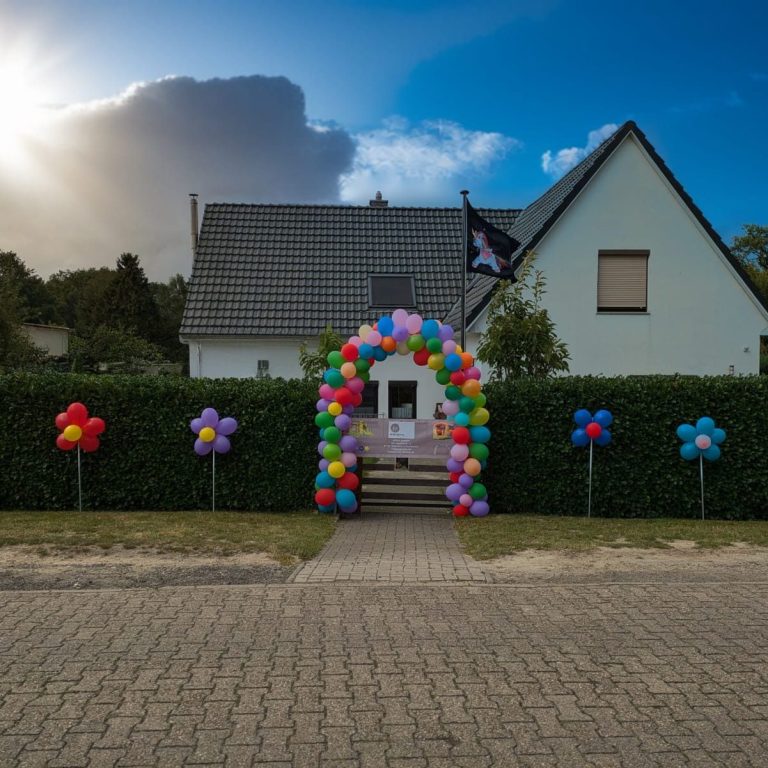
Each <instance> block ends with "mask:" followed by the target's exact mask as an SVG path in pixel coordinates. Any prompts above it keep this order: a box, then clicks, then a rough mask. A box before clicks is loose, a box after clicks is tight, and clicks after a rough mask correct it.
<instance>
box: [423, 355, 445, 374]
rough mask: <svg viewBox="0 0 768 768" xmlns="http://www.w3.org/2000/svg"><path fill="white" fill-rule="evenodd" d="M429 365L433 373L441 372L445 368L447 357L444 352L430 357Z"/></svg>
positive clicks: (428, 359)
mask: <svg viewBox="0 0 768 768" xmlns="http://www.w3.org/2000/svg"><path fill="white" fill-rule="evenodd" d="M427 365H428V366H429V367H430V368H431V369H432V370H433V371H439V370H441V369H442V368H445V355H444V354H443V353H442V352H436V353H435V354H434V355H430V356H429V358H427Z"/></svg>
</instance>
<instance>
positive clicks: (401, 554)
mask: <svg viewBox="0 0 768 768" xmlns="http://www.w3.org/2000/svg"><path fill="white" fill-rule="evenodd" d="M290 580H291V581H294V582H296V583H299V584H307V583H313V582H328V581H384V582H389V583H393V582H394V583H404V582H426V581H480V582H485V581H489V580H490V579H489V577H488V576H487V575H486V573H485V572H484V571H483V568H482V566H481V565H480V563H479V562H477V561H476V560H474V559H473V558H471V557H468V556H467V555H465V554H464V553H463V552H462V551H461V548H460V547H459V540H458V538H457V536H456V533H455V531H454V530H453V522H452V518H451V517H450V516H449V515H444V516H438V515H419V514H402V515H398V514H393V513H387V512H384V513H378V514H363V516H362V519H360V518H352V519H349V520H340V521H339V524H338V526H337V528H336V532H335V533H334V535H333V537H332V538H331V540H330V541H329V542H328V544H326V546H325V548H324V549H323V550H322V552H320V554H319V555H318V556H317V557H316V558H315V559H314V560H310V561H309V562H307V563H304V564H303V565H302V566H300V567H299V569H298V570H297V571H296V572H295V573H294V574H293V575H292V576H291V579H290Z"/></svg>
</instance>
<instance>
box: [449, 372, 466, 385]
mask: <svg viewBox="0 0 768 768" xmlns="http://www.w3.org/2000/svg"><path fill="white" fill-rule="evenodd" d="M466 380H467V377H466V376H465V375H464V371H454V372H453V373H452V374H451V384H455V385H456V386H457V387H460V386H461V385H462V384H463V383H464V382H465V381H466Z"/></svg>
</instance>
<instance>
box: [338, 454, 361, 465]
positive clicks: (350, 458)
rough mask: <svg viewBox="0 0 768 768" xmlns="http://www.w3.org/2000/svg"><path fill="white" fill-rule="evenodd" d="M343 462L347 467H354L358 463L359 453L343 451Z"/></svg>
mask: <svg viewBox="0 0 768 768" xmlns="http://www.w3.org/2000/svg"><path fill="white" fill-rule="evenodd" d="M341 463H342V464H343V465H344V466H345V467H347V468H349V467H354V466H355V464H357V455H356V454H354V453H342V454H341Z"/></svg>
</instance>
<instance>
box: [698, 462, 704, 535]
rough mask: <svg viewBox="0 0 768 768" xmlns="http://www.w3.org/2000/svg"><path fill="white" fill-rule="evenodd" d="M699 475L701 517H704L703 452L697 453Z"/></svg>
mask: <svg viewBox="0 0 768 768" xmlns="http://www.w3.org/2000/svg"><path fill="white" fill-rule="evenodd" d="M699 476H700V477H701V519H702V520H703V519H704V454H702V453H700V454H699Z"/></svg>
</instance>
